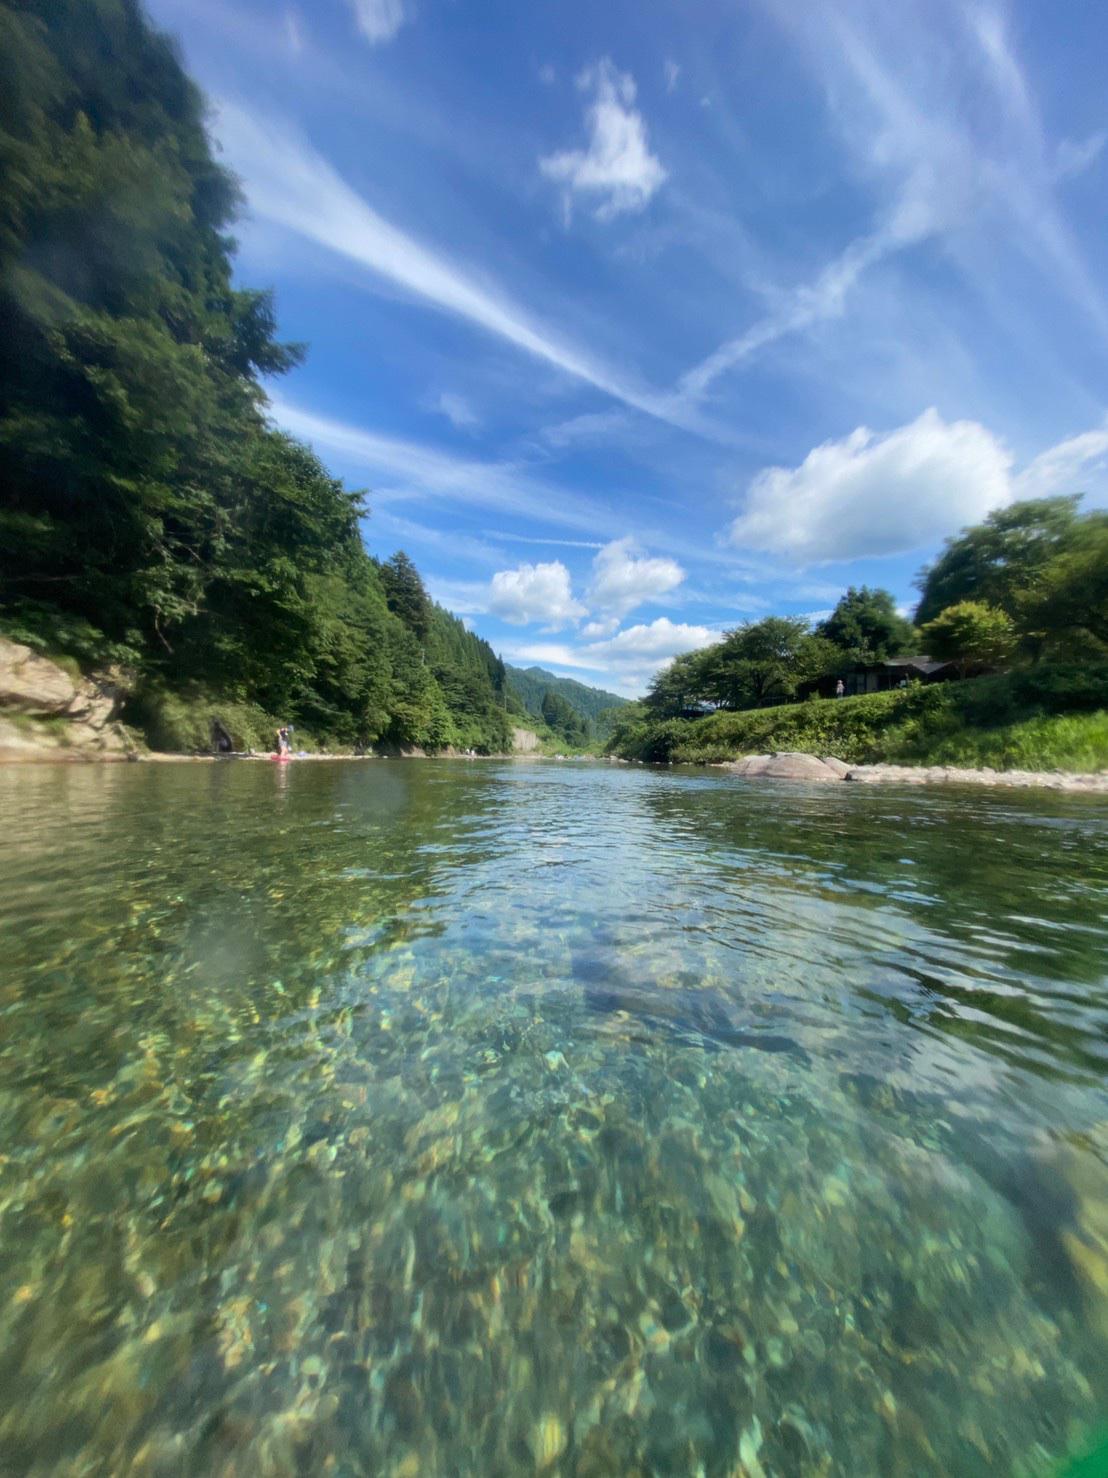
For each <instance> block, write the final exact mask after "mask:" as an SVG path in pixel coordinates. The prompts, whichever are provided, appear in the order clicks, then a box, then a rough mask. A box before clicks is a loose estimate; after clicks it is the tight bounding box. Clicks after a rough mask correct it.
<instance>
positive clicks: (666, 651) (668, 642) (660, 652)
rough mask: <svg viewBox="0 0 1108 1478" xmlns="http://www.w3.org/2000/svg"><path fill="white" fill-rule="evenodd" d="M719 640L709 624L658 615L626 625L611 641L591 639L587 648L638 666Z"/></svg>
mask: <svg viewBox="0 0 1108 1478" xmlns="http://www.w3.org/2000/svg"><path fill="white" fill-rule="evenodd" d="M718 640H719V632H718V631H713V630H712V629H711V628H710V627H708V626H690V625H689V624H688V623H687V622H684V621H671V620H670V619H669V617H668V616H659V617H658V619H657V620H656V621H650V622H644V623H641V624H640V625H638V626H628V627H625V628H624V630H623V631H620V632H617V633H616V635H615V636H613V637H612V638H611V639H610V640H608V641H604V642H592V643H591V644H590V645H589V646H588V647H587V648H586V649H585V650H586V651H587V652H589V653H590V654H592V655H594V656H604V657H607V658H608V659H609V660H611V661H616V662H627V663H630V664H632V665H634V666H638V665H642V664H643V663H655V664H657V663H661V662H668V661H669V660H670V659H671V658H672V657H679V656H680V655H681V654H682V652H695V651H697V650H699V648H700V647H706V646H709V645H710V644H711V643H712V642H714V641H718Z"/></svg>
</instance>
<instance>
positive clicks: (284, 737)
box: [277, 724, 292, 754]
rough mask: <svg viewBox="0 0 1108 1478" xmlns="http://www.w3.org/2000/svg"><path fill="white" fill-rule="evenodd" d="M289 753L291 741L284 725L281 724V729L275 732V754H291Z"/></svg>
mask: <svg viewBox="0 0 1108 1478" xmlns="http://www.w3.org/2000/svg"><path fill="white" fill-rule="evenodd" d="M291 752H292V741H291V739H290V738H289V731H288V728H287V727H286V726H285V725H284V724H282V725H281V727H280V728H279V729H278V730H277V753H278V754H291Z"/></svg>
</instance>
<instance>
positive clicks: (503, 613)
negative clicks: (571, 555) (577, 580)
mask: <svg viewBox="0 0 1108 1478" xmlns="http://www.w3.org/2000/svg"><path fill="white" fill-rule="evenodd" d="M488 608H489V611H490V613H491V614H492V615H494V616H499V617H500V619H501V620H502V621H508V622H510V623H511V625H513V626H525V625H526V624H527V623H528V622H530V621H541V622H542V623H543V625H544V626H548V627H557V626H564V625H565V624H566V622H567V621H576V620H577V618H578V617H579V616H583V615H585V608H584V606H582V605H580V604H579V603H578V602H577V601H575V600H574V598H573V591H572V589H571V587H570V582H569V571H568V570H567V569H566V567H565V565H564V564H562V562H561V560H557V559H556V560H552V561H551V562H550V563H549V564H534V565H532V564H523V565H520V566H519V567H518V568H517V569H514V570H498V571H497V572H496V574H495V575H494V576H493V577H492V585H491V587H490V592H489V605H488Z"/></svg>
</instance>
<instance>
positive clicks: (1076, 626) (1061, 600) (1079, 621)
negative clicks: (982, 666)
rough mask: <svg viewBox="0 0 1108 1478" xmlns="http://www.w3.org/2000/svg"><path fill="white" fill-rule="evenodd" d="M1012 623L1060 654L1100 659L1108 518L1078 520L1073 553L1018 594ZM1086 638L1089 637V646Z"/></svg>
mask: <svg viewBox="0 0 1108 1478" xmlns="http://www.w3.org/2000/svg"><path fill="white" fill-rule="evenodd" d="M1016 620H1017V624H1018V625H1019V627H1020V629H1021V631H1023V632H1024V634H1025V636H1026V637H1027V638H1030V639H1031V640H1033V641H1034V642H1036V643H1037V644H1038V646H1040V647H1042V648H1045V649H1048V650H1049V649H1054V650H1055V651H1056V652H1057V653H1058V654H1059V655H1063V656H1068V655H1073V654H1076V655H1083V654H1084V653H1083V648H1085V647H1091V648H1092V651H1091V652H1090V655H1095V656H1097V657H1098V658H1103V656H1104V649H1105V648H1106V647H1108V514H1105V513H1103V512H1095V513H1091V514H1087V515H1086V516H1085V518H1084V519H1083V520H1082V526H1081V534H1080V540H1079V542H1078V544H1077V546H1076V547H1075V548H1072V549H1066V550H1064V551H1063V552H1062V553H1060V554H1057V555H1055V556H1054V558H1053V559H1051V560H1049V561H1048V562H1047V563H1046V564H1045V565H1044V566H1043V568H1042V569H1041V570H1040V572H1039V573H1038V575H1037V576H1036V578H1035V579H1034V580H1032V581H1030V582H1029V584H1028V586H1027V587H1026V588H1025V589H1024V590H1023V591H1022V592H1021V593H1020V596H1019V599H1018V600H1017V602H1016ZM1086 638H1091V642H1089V641H1087V640H1086Z"/></svg>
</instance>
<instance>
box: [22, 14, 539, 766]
mask: <svg viewBox="0 0 1108 1478" xmlns="http://www.w3.org/2000/svg"><path fill="white" fill-rule="evenodd" d="M237 205H238V193H237V189H236V186H235V183H234V180H233V179H232V177H231V176H230V175H229V174H228V173H227V172H226V171H225V170H224V169H223V168H222V167H221V166H220V165H219V164H218V163H217V162H216V160H215V159H214V157H213V154H212V150H211V147H210V144H209V140H208V137H207V134H206V131H205V127H204V101H203V99H202V97H201V95H200V93H199V92H198V90H197V89H196V88H195V86H194V85H193V84H192V82H191V81H190V80H189V79H188V77H187V76H186V75H185V73H184V72H183V71H182V69H181V67H180V64H179V62H178V60H177V56H176V53H175V51H174V48H173V46H172V45H171V44H170V42H168V41H167V40H166V39H165V38H164V37H163V36H161V35H160V34H159V33H158V32H157V31H156V30H154V29H153V28H152V27H151V26H150V25H149V23H148V22H147V20H146V19H145V17H144V15H143V13H142V10H141V8H140V6H139V5H138V3H137V0H0V320H2V321H3V324H4V332H3V334H0V486H2V487H3V502H2V505H0V623H2V624H3V626H4V628H5V629H6V630H7V631H9V632H12V633H13V634H15V635H17V636H19V637H20V638H22V639H26V640H31V641H33V642H34V643H36V644H37V645H38V646H40V647H41V648H43V649H46V650H52V651H60V652H68V653H71V654H73V655H75V656H76V657H78V659H79V660H81V661H82V662H85V663H86V664H93V663H95V662H97V661H102V660H104V659H106V658H111V659H116V660H119V659H122V660H125V661H126V662H127V663H128V664H129V666H130V668H131V669H132V672H133V683H134V685H135V689H136V692H135V697H134V708H135V711H136V712H144V713H146V714H148V715H150V714H152V713H153V712H154V709H155V708H156V706H157V702H158V700H159V695H169V696H170V697H172V695H173V694H174V693H178V694H187V699H186V701H185V704H184V706H185V707H188V706H189V705H192V706H193V707H195V706H196V705H198V704H205V705H210V707H211V708H212V710H213V711H214V710H218V709H219V707H220V706H221V705H246V706H247V707H249V708H251V709H252V711H255V712H261V711H262V710H264V711H266V712H268V713H269V714H275V715H279V716H280V717H281V718H284V719H294V720H296V721H297V722H299V723H302V724H303V725H305V726H307V727H308V728H309V729H310V730H312V731H313V732H314V733H315V734H316V735H317V736H318V737H320V738H325V739H329V740H336V741H339V742H344V743H346V742H350V743H354V742H362V743H365V742H368V741H371V740H373V739H378V738H380V739H384V740H387V741H391V742H396V743H410V744H422V745H425V746H428V747H436V748H440V747H443V746H444V745H447V744H451V743H459V742H464V743H465V744H466V745H467V746H468V747H471V748H482V749H486V750H487V749H501V748H505V747H507V744H508V742H509V737H510V718H509V714H510V712H511V711H512V709H513V702H514V700H513V699H512V696H511V694H510V692H509V688H508V682H507V675H506V673H505V671H504V667H503V664H502V663H500V662H499V660H498V659H497V658H496V657H495V655H494V654H493V653H492V651H491V649H490V648H489V647H488V645H487V644H486V643H484V642H481V641H479V640H478V638H476V637H474V636H472V635H471V634H470V633H468V632H466V631H465V630H464V628H463V627H462V626H461V624H460V623H458V622H455V621H454V620H453V618H452V617H450V616H448V615H447V614H446V613H445V612H440V611H438V610H437V608H435V607H433V606H432V604H431V602H430V601H429V600H428V597H427V594H426V592H425V590H424V588H423V584H422V581H421V580H420V578H419V575H418V573H417V572H416V570H415V567H414V566H413V565H412V563H411V561H410V560H409V559H408V557H407V556H406V555H404V554H397V555H394V556H393V558H392V559H390V560H388V561H386V563H385V564H384V565H383V566H380V567H379V566H378V565H377V564H376V562H375V561H373V560H371V559H370V558H369V557H368V555H367V554H366V551H365V548H364V546H363V544H362V539H361V534H360V521H361V519H362V518H363V517H364V515H365V512H366V510H365V508H364V505H363V503H362V500H361V498H360V496H359V495H358V494H356V493H351V492H349V491H347V490H346V489H345V488H344V487H343V486H342V484H341V483H340V482H338V481H337V480H336V479H334V478H332V477H330V476H329V474H328V473H327V471H326V469H325V468H324V467H323V466H322V464H321V463H320V462H319V460H318V458H317V457H316V456H315V455H314V454H313V453H312V452H311V451H309V450H308V449H307V448H306V447H303V446H301V445H299V444H298V443H297V442H295V441H293V440H292V439H290V438H289V437H287V436H285V435H284V434H282V433H281V432H279V431H277V430H276V429H274V428H273V427H272V426H271V425H270V424H269V423H268V421H267V419H266V415H265V396H264V393H263V391H262V388H261V384H260V380H259V377H260V376H261V375H263V374H265V375H270V374H279V373H281V372H283V371H285V370H288V369H289V368H291V367H292V366H293V365H294V364H295V363H296V362H297V360H298V358H299V357H300V350H299V349H298V348H296V347H295V346H290V345H283V344H281V343H280V342H279V341H278V339H277V336H276V323H275V316H274V309H273V304H272V302H271V300H270V298H269V296H268V294H266V293H264V292H257V291H252V290H248V289H241V288H236V287H233V286H232V249H233V243H232V241H231V239H230V237H229V236H228V234H227V233H228V230H229V228H230V226H231V224H232V222H233V218H234V214H235V211H236V209H237ZM169 706H170V707H172V708H173V711H174V712H177V713H179V712H181V711H182V702H181V701H180V700H179V699H178V700H175V702H174V703H173V704H171V705H169ZM515 708H517V709H518V704H515ZM165 727H166V726H165V725H164V724H163V725H162V726H161V730H160V731H161V732H164V730H165ZM204 728H205V723H204V722H199V723H195V722H194V723H192V724H190V729H189V731H190V733H194V732H197V731H198V730H199V731H201V732H202V731H203V730H204Z"/></svg>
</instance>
